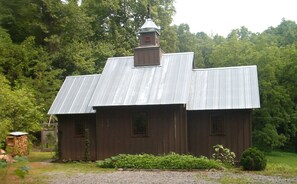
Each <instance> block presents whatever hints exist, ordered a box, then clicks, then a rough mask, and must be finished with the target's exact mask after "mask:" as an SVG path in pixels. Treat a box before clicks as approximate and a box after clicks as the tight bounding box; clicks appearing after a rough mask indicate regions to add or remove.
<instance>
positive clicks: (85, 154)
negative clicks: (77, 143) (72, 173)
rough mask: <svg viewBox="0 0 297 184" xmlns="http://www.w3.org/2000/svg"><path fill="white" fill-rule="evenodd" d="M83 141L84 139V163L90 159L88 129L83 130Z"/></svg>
mask: <svg viewBox="0 0 297 184" xmlns="http://www.w3.org/2000/svg"><path fill="white" fill-rule="evenodd" d="M84 136H85V137H84V139H85V151H84V160H85V161H89V160H90V158H91V155H90V133H89V129H87V128H86V129H85V132H84Z"/></svg>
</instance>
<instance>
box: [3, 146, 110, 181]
mask: <svg viewBox="0 0 297 184" xmlns="http://www.w3.org/2000/svg"><path fill="white" fill-rule="evenodd" d="M52 157H53V153H52V152H31V153H30V155H29V156H28V159H27V161H21V162H16V163H12V164H8V165H7V167H6V168H2V169H0V181H1V182H0V183H3V184H6V183H7V184H8V183H9V184H10V183H25V184H35V183H36V184H38V183H46V182H47V180H48V179H50V178H51V177H54V176H55V174H57V173H63V174H66V175H74V174H76V173H100V172H109V171H113V169H101V168H98V167H97V166H96V163H95V162H89V163H84V162H70V163H50V162H48V161H49V160H51V159H52ZM23 166H27V167H29V168H30V169H29V173H28V174H26V175H25V178H24V179H22V178H20V177H18V176H17V175H16V174H15V170H17V169H18V168H20V167H23Z"/></svg>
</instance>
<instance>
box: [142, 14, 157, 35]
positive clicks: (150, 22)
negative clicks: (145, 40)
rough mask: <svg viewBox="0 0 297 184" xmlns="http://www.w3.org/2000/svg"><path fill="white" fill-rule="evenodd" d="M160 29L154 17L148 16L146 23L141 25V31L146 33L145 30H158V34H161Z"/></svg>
mask: <svg viewBox="0 0 297 184" xmlns="http://www.w3.org/2000/svg"><path fill="white" fill-rule="evenodd" d="M160 29H161V28H160V27H159V26H157V25H156V24H155V22H154V21H153V20H152V19H150V18H148V19H146V20H145V23H144V24H143V25H142V26H141V28H140V32H142V33H144V32H152V31H156V32H158V34H160V32H159V31H160Z"/></svg>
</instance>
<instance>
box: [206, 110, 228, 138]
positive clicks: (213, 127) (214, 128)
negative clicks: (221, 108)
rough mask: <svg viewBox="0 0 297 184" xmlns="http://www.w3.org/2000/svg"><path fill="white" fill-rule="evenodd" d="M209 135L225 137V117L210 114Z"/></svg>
mask: <svg viewBox="0 0 297 184" xmlns="http://www.w3.org/2000/svg"><path fill="white" fill-rule="evenodd" d="M210 135H214V136H223V135H225V117H224V115H222V114H212V115H211V116H210Z"/></svg>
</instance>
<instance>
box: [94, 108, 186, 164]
mask: <svg viewBox="0 0 297 184" xmlns="http://www.w3.org/2000/svg"><path fill="white" fill-rule="evenodd" d="M137 111H142V112H143V111H144V112H147V115H148V136H146V137H135V136H133V135H132V117H133V113H135V112H137ZM186 116H187V113H186V110H185V107H184V106H183V105H172V106H169V105H168V106H137V107H136V106H134V107H109V108H100V109H97V129H96V131H97V134H96V135H97V137H96V141H97V159H104V158H107V157H110V156H113V155H117V154H121V153H129V154H137V153H150V154H156V155H157V154H163V153H169V152H176V153H186V152H187V149H188V148H187V121H186Z"/></svg>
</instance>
